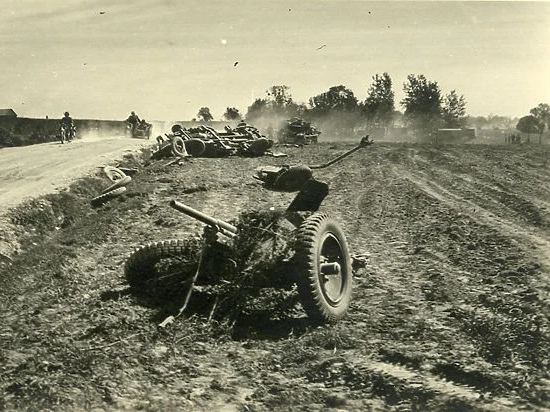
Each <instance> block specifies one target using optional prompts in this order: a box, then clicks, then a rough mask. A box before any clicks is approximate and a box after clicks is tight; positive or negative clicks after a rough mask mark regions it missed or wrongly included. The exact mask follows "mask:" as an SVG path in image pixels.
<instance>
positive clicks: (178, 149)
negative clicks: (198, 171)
mask: <svg viewBox="0 0 550 412" xmlns="http://www.w3.org/2000/svg"><path fill="white" fill-rule="evenodd" d="M172 153H174V155H175V156H180V157H185V156H187V150H186V148H185V142H184V141H183V139H182V138H181V137H179V136H174V137H173V138H172Z"/></svg>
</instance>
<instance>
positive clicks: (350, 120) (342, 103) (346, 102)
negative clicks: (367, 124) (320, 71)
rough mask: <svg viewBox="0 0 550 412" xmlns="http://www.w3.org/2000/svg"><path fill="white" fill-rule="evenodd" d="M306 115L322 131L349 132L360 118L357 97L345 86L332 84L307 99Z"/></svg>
mask: <svg viewBox="0 0 550 412" xmlns="http://www.w3.org/2000/svg"><path fill="white" fill-rule="evenodd" d="M309 105H310V106H311V109H310V110H309V111H308V112H307V115H308V116H307V117H309V118H311V120H314V121H316V122H317V125H318V126H320V127H321V130H323V133H326V134H329V133H332V134H333V135H335V136H338V135H340V134H351V133H352V132H353V129H354V127H355V126H356V125H357V123H358V122H359V120H360V111H359V104H358V102H357V98H356V97H355V95H354V94H353V92H352V91H351V90H350V89H348V88H346V87H345V86H342V85H340V86H333V87H331V88H330V89H328V90H327V91H326V92H324V93H321V94H319V95H317V96H314V97H311V98H310V99H309Z"/></svg>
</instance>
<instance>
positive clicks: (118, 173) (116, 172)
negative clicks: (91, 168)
mask: <svg viewBox="0 0 550 412" xmlns="http://www.w3.org/2000/svg"><path fill="white" fill-rule="evenodd" d="M103 171H104V172H105V174H106V175H107V177H108V178H109V179H110V180H111V181H112V182H116V181H117V180H120V179H122V178H123V177H125V176H126V173H124V172H123V171H122V170H120V169H119V168H116V167H113V166H105V167H104V168H103Z"/></svg>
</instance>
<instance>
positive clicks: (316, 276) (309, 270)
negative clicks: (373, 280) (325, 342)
mask: <svg viewBox="0 0 550 412" xmlns="http://www.w3.org/2000/svg"><path fill="white" fill-rule="evenodd" d="M295 247H296V250H295V252H296V253H295V261H296V269H297V273H298V277H297V279H296V283H297V285H298V292H299V294H300V298H301V302H302V306H303V307H304V310H305V311H306V313H307V315H308V316H309V317H310V318H311V319H312V320H313V321H314V322H318V323H328V322H335V321H338V320H340V319H342V318H343V317H344V316H345V314H346V312H347V311H348V308H349V305H350V302H351V294H352V287H353V277H352V271H351V258H350V255H349V247H348V243H347V240H346V237H345V236H344V233H343V231H342V229H341V228H340V226H339V225H338V223H336V222H335V221H334V220H332V219H331V218H329V217H328V216H327V215H326V214H322V213H315V214H313V215H311V216H310V217H308V218H307V219H306V220H304V222H303V223H302V224H301V225H300V227H299V228H298V233H297V235H296V246H295Z"/></svg>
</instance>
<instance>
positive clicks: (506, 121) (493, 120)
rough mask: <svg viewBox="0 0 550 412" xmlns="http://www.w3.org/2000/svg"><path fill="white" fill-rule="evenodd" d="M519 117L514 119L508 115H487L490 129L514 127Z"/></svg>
mask: <svg viewBox="0 0 550 412" xmlns="http://www.w3.org/2000/svg"><path fill="white" fill-rule="evenodd" d="M518 120H519V119H516V120H514V119H512V118H511V117H508V116H500V115H496V114H493V113H490V114H489V116H487V123H488V127H489V128H490V129H513V128H514V127H515V125H516V124H517V122H518Z"/></svg>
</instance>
